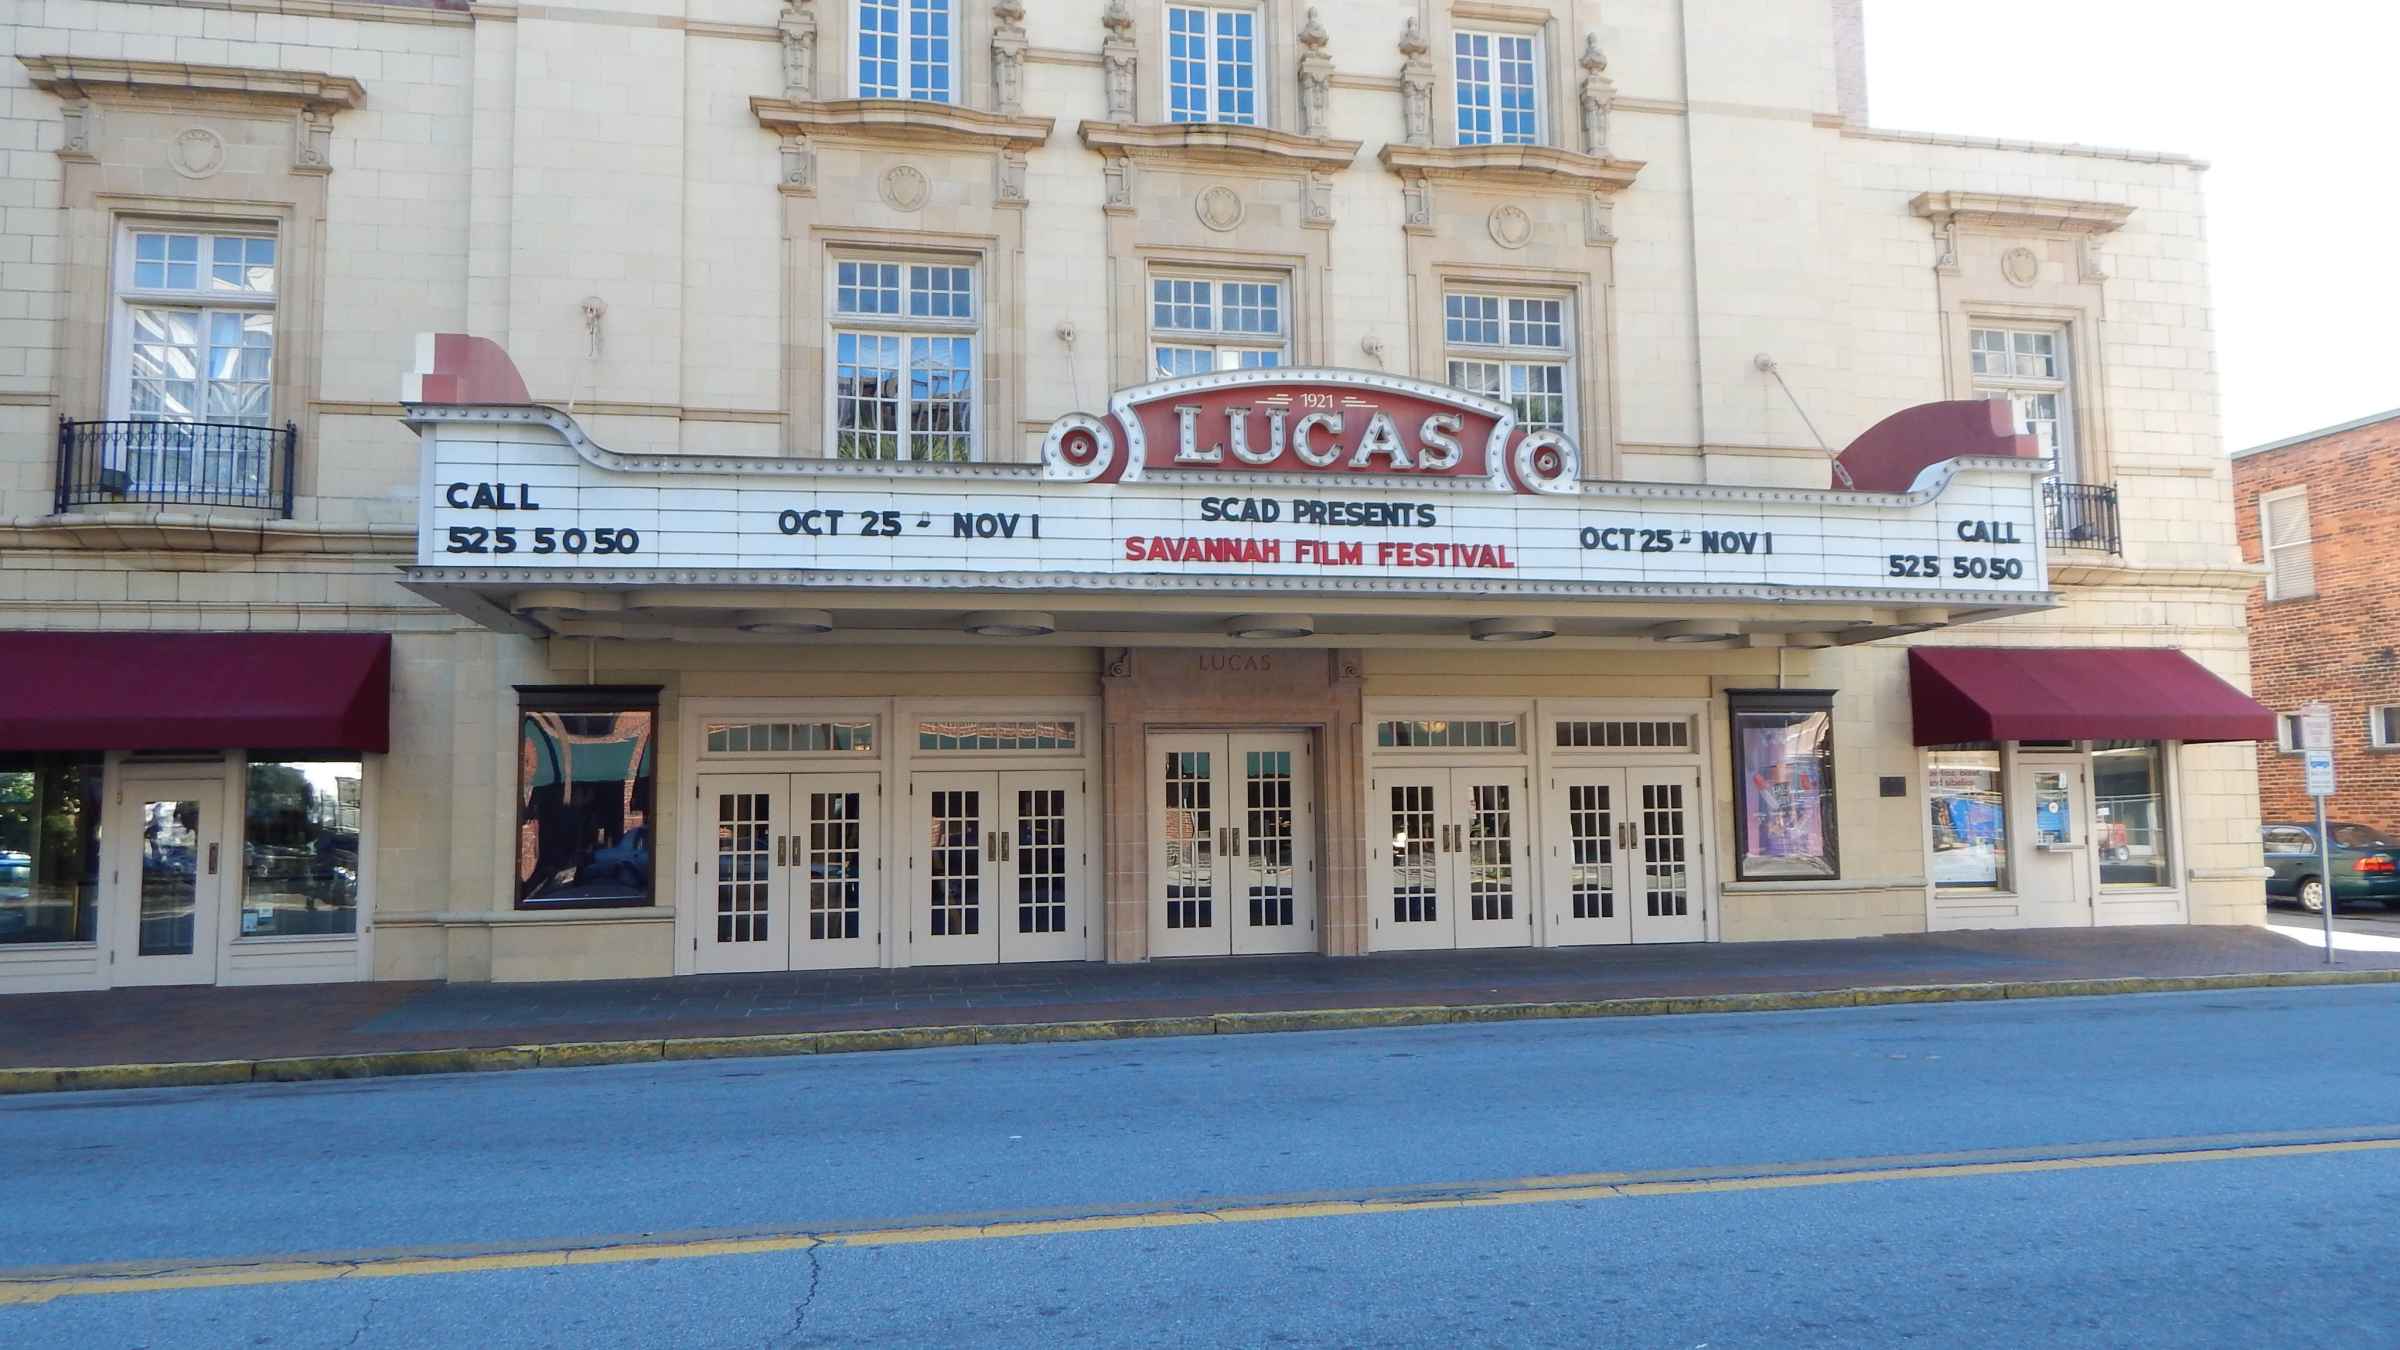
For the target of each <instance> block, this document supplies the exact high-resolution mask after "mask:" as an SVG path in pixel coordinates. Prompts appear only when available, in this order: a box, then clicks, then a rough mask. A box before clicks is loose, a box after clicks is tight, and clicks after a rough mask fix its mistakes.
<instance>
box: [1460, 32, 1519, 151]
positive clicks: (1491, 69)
mask: <svg viewBox="0 0 2400 1350" xmlns="http://www.w3.org/2000/svg"><path fill="white" fill-rule="evenodd" d="M1450 47H1451V73H1452V76H1453V91H1454V93H1455V96H1456V101H1457V104H1458V143H1459V144H1460V145H1533V144H1535V143H1537V142H1538V141H1539V140H1540V139H1541V85H1540V75H1539V71H1540V69H1541V61H1540V47H1539V42H1538V39H1536V38H1535V37H1534V35H1533V34H1531V33H1494V32H1485V31H1481V30H1477V29H1467V28H1462V29H1459V30H1458V31H1457V32H1455V33H1452V34H1451V35H1450Z"/></svg>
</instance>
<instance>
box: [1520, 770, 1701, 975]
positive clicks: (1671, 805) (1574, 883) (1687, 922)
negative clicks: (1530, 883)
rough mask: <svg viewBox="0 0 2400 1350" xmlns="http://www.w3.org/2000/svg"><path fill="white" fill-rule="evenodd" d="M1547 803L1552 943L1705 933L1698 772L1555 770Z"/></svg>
mask: <svg viewBox="0 0 2400 1350" xmlns="http://www.w3.org/2000/svg"><path fill="white" fill-rule="evenodd" d="M1548 805H1549V819H1548V820H1547V821H1546V822H1545V829H1546V831H1547V835H1548V845H1547V852H1548V853H1549V855H1550V857H1549V860H1548V861H1549V887H1548V891H1547V903H1548V906H1549V910H1550V916H1549V917H1550V929H1549V939H1548V940H1549V942H1550V944H1551V945H1553V946H1569V945H1581V944H1588V943H1608V942H1701V941H1705V940H1706V939H1707V937H1708V915H1707V911H1706V908H1705V907H1704V905H1703V902H1702V899H1701V896H1700V893H1699V887H1698V886H1697V884H1696V878H1697V877H1698V875H1699V862H1700V860H1699V839H1698V831H1699V825H1700V821H1699V806H1700V771H1699V770H1697V769H1677V768H1645V767H1635V768H1590V769H1576V770H1571V771H1568V772H1562V773H1560V774H1558V775H1556V777H1555V779H1554V780H1553V788H1552V791H1551V793H1550V796H1549V803H1548Z"/></svg>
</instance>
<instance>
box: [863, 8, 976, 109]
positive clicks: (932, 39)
mask: <svg viewBox="0 0 2400 1350" xmlns="http://www.w3.org/2000/svg"><path fill="white" fill-rule="evenodd" d="M952 23H953V20H952V18H951V13H950V0H858V96H859V97H860V98H907V99H916V100H918V101H920V102H924V103H949V102H953V101H954V97H953V95H952V93H951V85H952V80H951V75H952V49H953V45H954V44H953V42H952V38H953V36H954V34H953V31H952Z"/></svg>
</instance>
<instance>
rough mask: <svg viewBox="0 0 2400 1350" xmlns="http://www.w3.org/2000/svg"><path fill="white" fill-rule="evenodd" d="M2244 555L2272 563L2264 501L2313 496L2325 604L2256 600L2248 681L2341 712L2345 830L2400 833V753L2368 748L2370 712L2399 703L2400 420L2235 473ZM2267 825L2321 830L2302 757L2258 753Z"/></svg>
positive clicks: (2266, 454)
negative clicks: (2304, 784)
mask: <svg viewBox="0 0 2400 1350" xmlns="http://www.w3.org/2000/svg"><path fill="white" fill-rule="evenodd" d="M2233 481H2234V505H2235V511H2236V528H2237V530H2238V532H2239V536H2240V539H2241V545H2242V556H2243V557H2244V558H2246V559H2248V560H2249V561H2251V562H2262V561H2264V560H2265V553H2264V551H2263V550H2262V548H2261V545H2260V541H2259V511H2258V499H2259V496H2260V494H2262V493H2268V492H2274V491H2277V490H2279V489H2282V488H2289V487H2306V488H2307V489H2308V511H2309V528H2310V534H2311V537H2312V539H2313V541H2314V542H2313V543H2312V544H2311V546H2310V547H2311V550H2312V552H2313V554H2314V557H2315V561H2316V574H2317V593H2316V594H2315V595H2313V596H2307V597H2303V598H2299V599H2292V600H2278V601H2275V602H2273V603H2269V602H2268V600H2267V597H2266V588H2265V586H2263V585H2262V586H2260V587H2258V588H2257V589H2255V590H2253V591H2252V592H2251V593H2250V672H2251V682H2252V686H2253V690H2254V692H2255V693H2256V695H2257V697H2258V700H2259V701H2260V702H2262V703H2264V704H2266V705H2267V706H2268V707H2270V708H2273V709H2275V710H2276V711H2277V712H2296V711H2298V710H2299V708H2300V706H2301V705H2302V704H2304V703H2307V702H2310V701H2312V700H2315V699H2323V700H2325V701H2326V702H2327V703H2330V704H2332V705H2333V713H2334V721H2333V733H2334V778H2335V786H2336V787H2337V788H2338V789H2339V791H2338V792H2337V793H2336V794H2335V796H2334V797H2333V799H2332V801H2331V802H2330V803H2329V804H2328V809H2329V810H2330V811H2331V812H2332V814H2333V816H2334V817H2335V818H2336V819H2342V820H2355V821H2360V822H2363V823H2366V824H2370V825H2380V826H2384V827H2386V828H2400V750H2377V749H2372V748H2370V747H2369V744H2368V731H2367V712H2368V710H2369V709H2370V708H2373V707H2376V706H2378V705H2382V704H2400V591H2396V590H2395V583H2400V564H2396V563H2395V562H2394V557H2393V555H2394V543H2393V521H2394V517H2395V512H2396V511H2400V414H2391V415H2387V416H2385V417H2384V418H2382V419H2381V420H2378V421H2375V422H2370V423H2368V424H2366V425H2364V426H2358V427H2352V428H2349V429H2347V430H2343V431H2338V432H2334V433H2331V434H2329V435H2325V436H2320V437H2317V438H2315V439H2312V440H2306V441H2300V442H2297V443H2295V444H2291V445H2286V446H2282V447H2279V448H2277V449H2273V450H2267V451H2262V452H2259V453H2256V454H2251V455H2247V456H2244V457H2242V458H2239V459H2236V460H2235V461H2234V462H2233ZM2258 787H2259V796H2260V804H2261V806H2262V807H2263V808H2264V813H2265V817H2266V819H2268V820H2270V821H2274V820H2294V821H2304V820H2309V819H2313V818H2314V816H2315V813H2316V808H2315V805H2314V803H2312V802H2311V801H2310V800H2309V798H2308V796H2307V795H2306V794H2305V793H2303V792H2302V791H2301V774H2300V757H2299V756H2298V755H2297V754H2286V753H2284V752H2282V751H2281V750H2280V749H2278V748H2277V747H2276V746H2275V745H2274V744H2273V743H2262V744H2261V745H2260V746H2259V747H2258Z"/></svg>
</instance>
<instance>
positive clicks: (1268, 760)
mask: <svg viewBox="0 0 2400 1350" xmlns="http://www.w3.org/2000/svg"><path fill="white" fill-rule="evenodd" d="M1149 746H1150V773H1151V774H1152V775H1153V776H1152V778H1151V781H1150V954H1151V955H1152V956H1248V955H1256V954H1261V953H1267V952H1312V951H1315V950H1316V949H1317V860H1316V810H1315V801H1314V796H1313V794H1312V792H1311V783H1312V781H1313V779H1314V775H1315V768H1314V765H1313V764H1312V763H1311V760H1310V757H1309V743H1308V736H1307V734H1306V733H1304V732H1232V733H1225V734H1218V733H1214V732H1209V733H1187V734H1178V735H1171V736H1153V737H1151V738H1150V742H1149Z"/></svg>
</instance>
